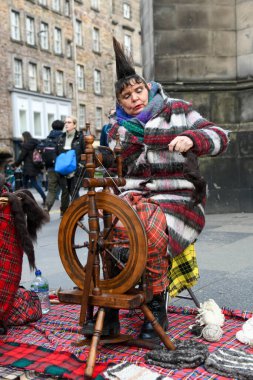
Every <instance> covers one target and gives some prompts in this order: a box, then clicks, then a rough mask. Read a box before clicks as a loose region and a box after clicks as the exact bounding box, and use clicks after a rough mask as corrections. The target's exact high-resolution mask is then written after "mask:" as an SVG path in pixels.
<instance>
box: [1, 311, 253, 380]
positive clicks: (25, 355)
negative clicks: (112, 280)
mask: <svg viewBox="0 0 253 380" xmlns="http://www.w3.org/2000/svg"><path fill="white" fill-rule="evenodd" d="M79 311H80V306H79V305H53V306H52V309H51V311H50V312H49V313H48V314H46V315H44V316H43V317H42V319H41V320H39V321H37V322H34V323H30V324H29V325H26V326H20V327H17V326H16V327H12V328H9V330H8V334H7V335H6V336H1V340H0V366H6V367H13V368H18V369H25V370H32V371H35V372H37V373H41V374H44V375H47V376H55V377H60V378H63V379H64V378H65V379H75V380H79V379H83V374H84V368H85V362H86V360H87V356H88V352H89V347H88V346H84V347H75V346H72V345H71V343H72V342H76V341H78V340H79V339H81V338H82V336H81V335H79V333H78V332H79V329H80V327H79V324H78V320H79ZM223 312H224V314H225V316H226V321H225V325H224V327H223V330H224V334H223V337H222V339H221V340H220V341H219V342H217V343H209V342H206V341H205V340H203V339H199V338H196V337H194V336H193V335H192V334H191V333H190V331H189V326H190V325H192V324H194V322H195V316H196V314H197V309H195V308H181V307H175V306H169V308H168V318H169V323H170V326H169V331H168V336H169V337H170V339H171V340H172V341H174V340H175V339H182V340H184V339H191V338H192V339H196V340H197V341H199V342H203V343H205V344H207V345H208V349H209V352H212V351H214V350H215V349H217V348H227V349H229V348H241V349H245V350H246V351H247V352H249V353H252V354H253V347H251V348H249V347H248V346H246V345H244V344H242V343H240V342H239V341H238V340H237V339H236V338H235V334H236V332H237V331H238V330H240V329H241V327H242V324H243V323H244V322H245V320H247V319H248V318H250V317H252V316H253V313H251V312H243V311H240V310H228V309H223ZM127 313H128V311H125V310H121V311H120V321H121V333H122V334H131V335H133V336H137V335H138V332H139V331H140V328H141V324H142V321H141V319H140V318H141V317H142V314H139V313H138V312H137V314H136V315H134V316H133V317H131V318H128V317H127ZM146 352H147V350H146V349H143V348H142V349H140V348H136V347H127V346H124V345H106V346H102V347H99V350H98V353H97V360H96V372H95V373H99V372H101V371H103V370H104V369H105V368H106V366H107V365H108V364H109V363H120V362H123V361H128V362H129V363H134V364H137V365H140V366H146V367H148V368H150V369H151V370H153V371H156V372H158V373H160V374H163V375H167V376H170V377H172V378H173V379H187V380H193V379H197V378H198V379H212V380H214V379H219V380H221V379H225V378H224V377H222V376H218V375H215V374H211V373H208V372H207V371H206V370H205V369H204V367H202V366H201V367H197V368H195V369H187V368H185V369H180V370H168V369H164V368H161V367H158V366H149V365H147V364H145V361H144V355H145V353H146Z"/></svg>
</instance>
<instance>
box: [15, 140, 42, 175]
mask: <svg viewBox="0 0 253 380" xmlns="http://www.w3.org/2000/svg"><path fill="white" fill-rule="evenodd" d="M38 143H39V142H38V140H36V139H31V140H30V141H28V142H26V143H23V144H22V145H21V152H20V154H19V157H18V159H17V160H16V162H15V163H14V166H19V165H20V164H21V163H22V162H23V163H24V165H23V174H24V175H28V176H30V177H36V176H37V175H38V174H39V173H40V169H39V168H37V167H36V166H35V165H34V163H33V150H34V148H36V146H37V145H38Z"/></svg>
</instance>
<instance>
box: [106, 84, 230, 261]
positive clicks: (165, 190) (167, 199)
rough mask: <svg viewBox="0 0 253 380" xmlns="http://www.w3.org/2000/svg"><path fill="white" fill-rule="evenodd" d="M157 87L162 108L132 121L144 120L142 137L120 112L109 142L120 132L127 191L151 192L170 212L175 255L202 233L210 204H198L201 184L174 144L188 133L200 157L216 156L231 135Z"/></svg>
mask: <svg viewBox="0 0 253 380" xmlns="http://www.w3.org/2000/svg"><path fill="white" fill-rule="evenodd" d="M157 90H158V93H160V94H161V95H162V96H163V98H164V107H163V109H162V111H161V112H160V113H158V114H157V115H156V116H154V117H152V116H153V114H152V113H151V114H149V115H148V112H147V111H148V110H149V107H150V105H148V106H147V107H146V109H145V110H143V111H142V112H141V113H140V114H139V115H138V118H136V117H134V118H131V122H132V121H133V120H134V122H135V123H136V122H137V121H138V120H139V124H140V127H141V129H142V131H143V134H144V135H143V136H142V138H141V139H140V138H139V137H138V135H136V130H133V129H130V128H128V129H127V128H126V126H125V125H119V123H118V114H117V115H116V118H115V119H114V116H113V117H112V118H111V119H110V123H111V124H112V128H110V131H109V133H108V141H109V146H110V147H111V148H112V149H113V148H114V146H115V142H116V139H117V134H118V133H119V135H120V140H121V142H122V148H123V158H124V172H125V173H127V175H126V176H125V178H126V181H127V182H126V185H125V186H124V190H126V191H137V190H138V191H141V192H147V193H148V194H149V197H150V198H151V197H152V199H153V200H155V201H156V202H157V203H158V204H159V205H160V207H161V209H162V210H163V212H164V213H165V214H166V216H167V226H168V236H169V242H168V249H169V252H170V254H171V255H172V256H173V257H175V256H177V255H179V254H181V253H182V252H183V251H184V249H186V248H187V247H188V246H189V245H190V244H192V243H193V242H194V241H195V240H196V238H197V237H198V235H199V233H200V232H201V231H202V229H203V227H204V224H205V215H204V207H203V206H204V203H205V202H204V201H203V202H202V203H203V204H198V205H197V206H195V205H194V204H193V202H192V195H193V193H194V190H195V188H194V185H193V184H192V183H191V182H189V181H188V180H187V179H186V178H185V175H184V162H185V159H184V157H183V156H182V155H181V154H178V152H173V153H171V152H169V151H168V144H169V143H170V142H171V141H172V140H173V139H174V138H175V137H177V136H188V137H189V138H190V139H191V140H193V142H194V147H193V152H194V153H195V154H196V155H197V156H198V157H199V156H203V155H207V156H216V155H219V154H221V153H222V152H224V151H225V150H226V148H227V145H228V136H227V132H226V131H224V130H223V129H222V128H220V127H217V126H216V125H214V124H213V123H211V122H210V121H208V120H206V119H205V118H203V117H202V116H201V115H200V114H199V113H198V112H197V111H195V110H194V109H193V107H192V105H191V104H190V103H188V102H185V101H183V100H179V99H173V98H169V97H166V96H165V94H164V93H163V91H162V88H161V86H160V85H159V86H158V88H157ZM142 115H144V119H143V120H141V119H140V118H141V117H142ZM147 116H148V117H147ZM129 117H130V116H129ZM148 120H149V121H148ZM128 122H129V120H128ZM150 194H151V195H150Z"/></svg>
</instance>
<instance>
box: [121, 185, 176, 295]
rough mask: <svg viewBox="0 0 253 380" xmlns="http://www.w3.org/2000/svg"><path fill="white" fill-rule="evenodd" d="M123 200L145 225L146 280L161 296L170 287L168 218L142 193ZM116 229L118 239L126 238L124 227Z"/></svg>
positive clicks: (156, 204) (128, 194) (155, 292)
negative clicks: (146, 249) (146, 248)
mask: <svg viewBox="0 0 253 380" xmlns="http://www.w3.org/2000/svg"><path fill="white" fill-rule="evenodd" d="M122 198H123V199H124V200H125V201H127V202H128V203H129V204H130V205H131V207H132V208H133V209H135V210H136V212H137V214H138V216H139V218H140V220H141V221H142V223H143V225H144V228H145V231H146V234H147V241H148V255H147V263H146V280H147V284H148V285H149V286H150V287H151V288H152V291H153V294H159V293H161V292H163V291H164V290H165V289H166V288H167V287H168V285H169V279H168V269H169V265H170V257H169V256H168V253H167V245H168V235H167V233H166V230H167V222H166V217H165V215H164V213H163V211H162V210H161V208H160V206H159V204H158V203H156V202H155V201H152V200H150V199H147V198H144V197H143V196H142V195H141V194H140V193H133V192H131V193H127V194H126V195H124V196H122ZM116 227H117V229H116V231H117V232H116V233H117V238H121V239H124V238H126V233H125V230H124V227H123V226H119V225H117V226H116Z"/></svg>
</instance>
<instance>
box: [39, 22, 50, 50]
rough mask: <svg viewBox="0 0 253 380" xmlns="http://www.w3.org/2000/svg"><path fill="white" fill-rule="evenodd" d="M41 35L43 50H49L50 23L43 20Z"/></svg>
mask: <svg viewBox="0 0 253 380" xmlns="http://www.w3.org/2000/svg"><path fill="white" fill-rule="evenodd" d="M39 36H40V48H41V49H43V50H49V25H48V23H46V22H44V21H41V23H40V31H39Z"/></svg>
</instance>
